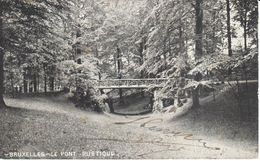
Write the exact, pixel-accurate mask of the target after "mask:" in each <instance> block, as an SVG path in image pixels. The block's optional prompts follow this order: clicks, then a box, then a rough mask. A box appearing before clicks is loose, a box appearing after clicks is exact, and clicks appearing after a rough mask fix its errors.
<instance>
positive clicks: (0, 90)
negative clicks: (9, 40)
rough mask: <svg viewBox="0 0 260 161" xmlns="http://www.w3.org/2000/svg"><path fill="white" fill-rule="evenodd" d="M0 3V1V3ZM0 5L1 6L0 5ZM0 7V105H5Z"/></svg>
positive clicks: (0, 10) (0, 12) (1, 14)
mask: <svg viewBox="0 0 260 161" xmlns="http://www.w3.org/2000/svg"><path fill="white" fill-rule="evenodd" d="M0 4H1V3H0ZM1 7H2V6H1ZM1 7H0V107H5V106H6V104H5V102H4V54H5V53H4V35H3V19H2V16H3V11H2V9H1Z"/></svg>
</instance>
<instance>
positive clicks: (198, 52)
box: [195, 0, 203, 59]
mask: <svg viewBox="0 0 260 161" xmlns="http://www.w3.org/2000/svg"><path fill="white" fill-rule="evenodd" d="M202 3H203V0H196V2H195V20H196V26H195V34H196V38H195V57H196V59H199V58H200V57H201V56H202V55H203V46H202V44H203V43H202V40H203V39H202V38H203V9H202Z"/></svg>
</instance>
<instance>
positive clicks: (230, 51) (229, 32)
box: [226, 0, 232, 56]
mask: <svg viewBox="0 0 260 161" xmlns="http://www.w3.org/2000/svg"><path fill="white" fill-rule="evenodd" d="M226 3H227V36H228V56H232V40H231V28H230V0H226Z"/></svg>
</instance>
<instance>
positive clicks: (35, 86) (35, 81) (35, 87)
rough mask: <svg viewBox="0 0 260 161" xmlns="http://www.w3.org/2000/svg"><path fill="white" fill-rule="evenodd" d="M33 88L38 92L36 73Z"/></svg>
mask: <svg viewBox="0 0 260 161" xmlns="http://www.w3.org/2000/svg"><path fill="white" fill-rule="evenodd" d="M33 90H34V92H37V75H36V73H34V74H33Z"/></svg>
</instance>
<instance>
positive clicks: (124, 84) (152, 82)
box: [94, 78, 173, 89]
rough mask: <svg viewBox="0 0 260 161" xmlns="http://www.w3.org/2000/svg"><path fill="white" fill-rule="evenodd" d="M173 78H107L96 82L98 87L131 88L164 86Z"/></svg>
mask: <svg viewBox="0 0 260 161" xmlns="http://www.w3.org/2000/svg"><path fill="white" fill-rule="evenodd" d="M170 80H173V79H167V78H157V79H156V78H154V79H107V80H97V81H95V82H94V84H95V87H96V88H98V89H130V88H136V89H138V88H141V89H143V88H149V87H157V88H162V87H163V86H164V84H165V83H166V82H167V81H170Z"/></svg>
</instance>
